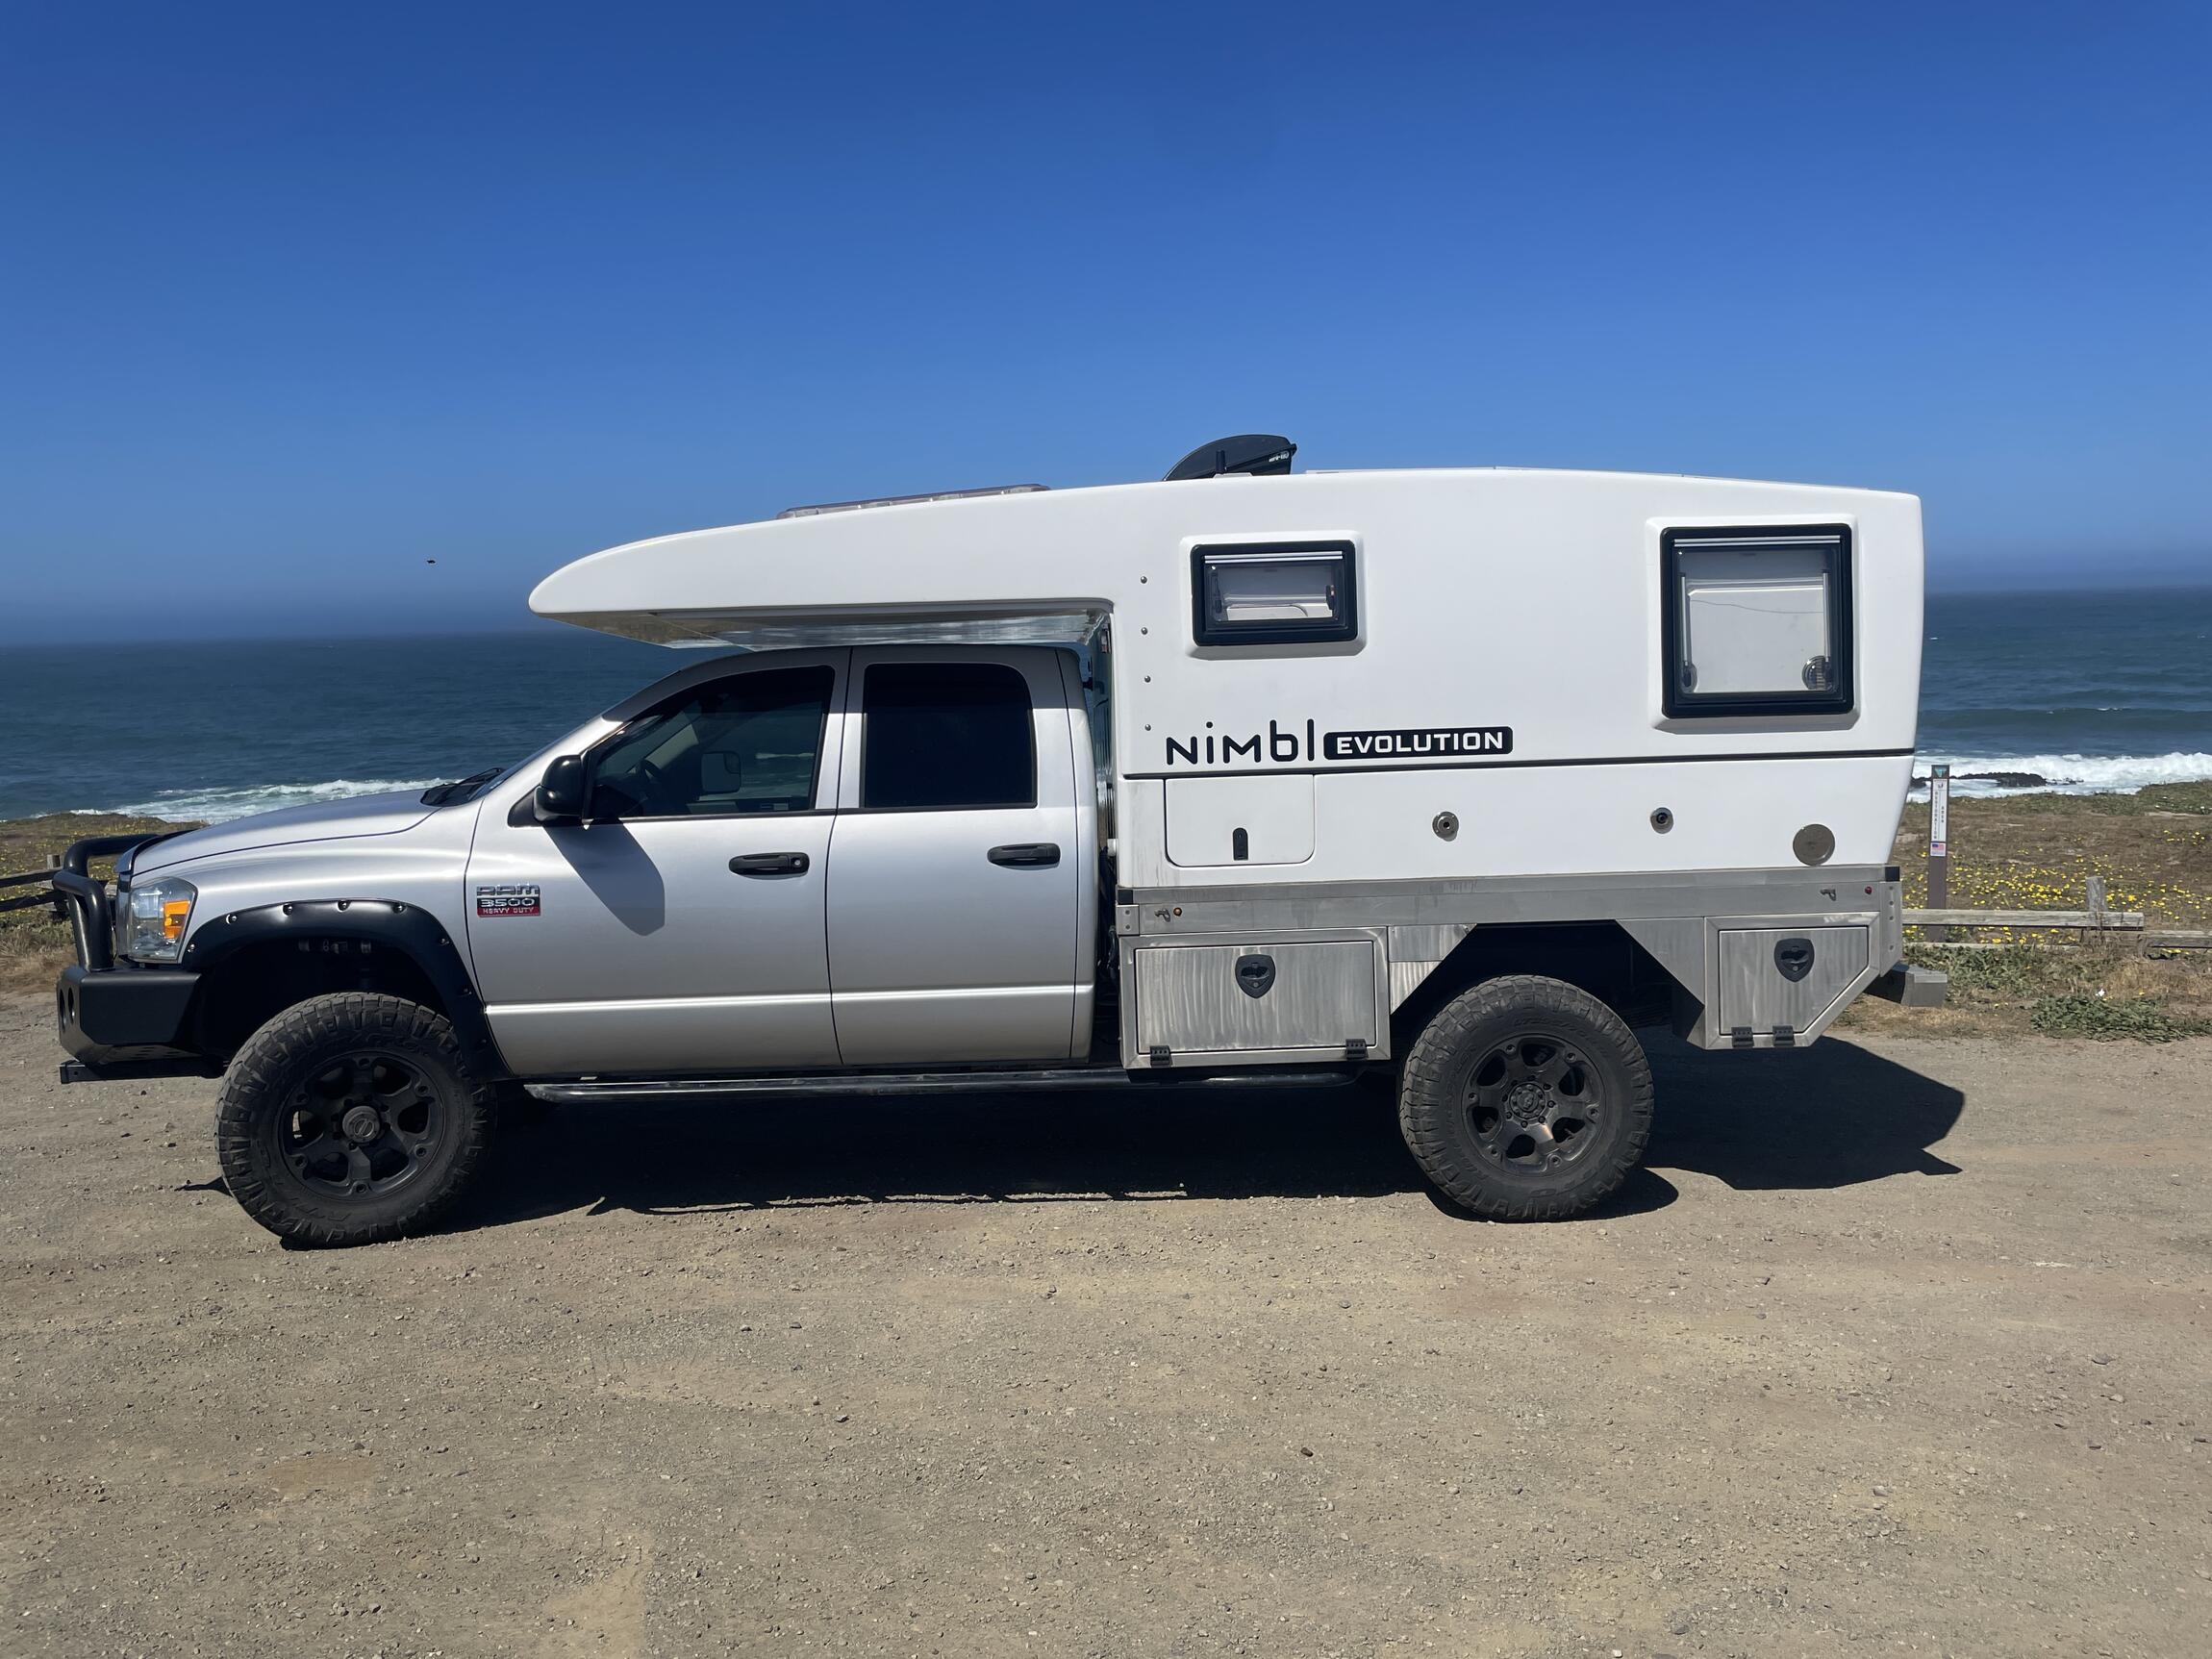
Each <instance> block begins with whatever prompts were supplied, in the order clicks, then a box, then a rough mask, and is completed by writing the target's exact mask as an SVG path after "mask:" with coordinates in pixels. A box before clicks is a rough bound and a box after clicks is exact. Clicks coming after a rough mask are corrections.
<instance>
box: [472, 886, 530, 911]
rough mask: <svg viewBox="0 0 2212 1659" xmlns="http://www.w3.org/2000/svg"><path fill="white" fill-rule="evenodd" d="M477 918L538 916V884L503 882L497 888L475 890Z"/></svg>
mask: <svg viewBox="0 0 2212 1659" xmlns="http://www.w3.org/2000/svg"><path fill="white" fill-rule="evenodd" d="M476 914H477V915H478V916H491V917H496V916H536V915H537V914H538V884H537V883H536V882H534V881H519V882H505V883H502V884H501V885H499V886H497V887H480V888H478V889H477V890H476Z"/></svg>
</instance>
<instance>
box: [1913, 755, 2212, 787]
mask: <svg viewBox="0 0 2212 1659" xmlns="http://www.w3.org/2000/svg"><path fill="white" fill-rule="evenodd" d="M1937 761H1946V762H1948V763H1949V765H1950V769H1951V779H1952V782H1951V792H1952V793H1954V794H2034V793H2050V794H2069V795H2087V794H2104V793H2130V792H2134V791H2136V790H2140V789H2143V788H2146V787H2147V786H2149V785H2150V784H2193V783H2201V782H2203V781H2205V780H2206V779H2212V755H2208V754H2201V753H2195V754H2180V753H2175V754H2168V755H1943V754H1923V755H1920V756H1918V757H1916V758H1915V759H1914V761H1913V772H1914V775H1915V778H1916V780H1918V779H1920V778H1923V777H1924V776H1925V774H1926V771H1927V768H1928V766H1929V765H1930V764H1931V763H1933V762H1937ZM1972 772H2032V773H2034V774H2035V775H2036V776H2037V777H2039V778H2042V779H2043V780H2044V782H2043V783H2041V784H2036V785H2031V786H2029V787H2028V788H2025V789H2019V788H2011V789H2008V788H2006V787H2004V786H2002V785H1999V784H1993V783H1989V782H1986V781H1983V780H1979V779H1975V778H1972V777H1968V776H1965V775H1964V774H1967V773H1972ZM1913 787H1914V791H1915V792H1916V793H1922V794H1924V793H1926V792H1927V785H1926V784H1925V783H1924V782H1919V781H1916V782H1915V784H1914V786H1913Z"/></svg>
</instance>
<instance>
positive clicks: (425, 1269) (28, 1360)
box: [0, 1000, 2212, 1659]
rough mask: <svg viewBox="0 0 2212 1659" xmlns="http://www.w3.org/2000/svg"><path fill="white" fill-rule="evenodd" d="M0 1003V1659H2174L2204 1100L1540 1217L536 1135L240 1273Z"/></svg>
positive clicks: (1106, 1139) (961, 1118) (1713, 1120)
mask: <svg viewBox="0 0 2212 1659" xmlns="http://www.w3.org/2000/svg"><path fill="white" fill-rule="evenodd" d="M56 1057H57V1056H56V1052H55V1050H54V1049H53V1046H52V1043H51V1039H50V1038H49V1036H48V1034H47V1031H46V1014H45V1010H44V1008H43V1007H42V1006H41V1005H40V1004H38V1003H37V1002H31V1001H20V1000H16V1001H5V1002H0V1145H4V1147H5V1163H4V1165H0V1238H4V1240H5V1243H4V1244H0V1271H4V1272H5V1275H6V1277H5V1283H6V1287H7V1290H6V1296H5V1301H4V1304H0V1326H4V1331H5V1341H4V1344H0V1346H4V1355H0V1408H4V1411H5V1428H6V1433H5V1435H4V1436H0V1651H5V1652H7V1653H10V1654H13V1655H23V1656H29V1655H38V1654H72V1655H75V1654H86V1655H90V1654H103V1655H105V1654H159V1655H163V1656H167V1655H177V1654H190V1653H223V1654H252V1655H293V1654H306V1653H315V1654H327V1655H334V1656H335V1655H369V1654H383V1655H388V1656H391V1659H401V1656H426V1655H432V1654H443V1655H454V1656H460V1655H470V1656H473V1655H478V1654H531V1655H537V1654H547V1655H568V1654H597V1655H623V1654H647V1653H649V1654H654V1655H688V1654H719V1653H763V1654H771V1653H772V1654H776V1655H779V1656H783V1655H793V1654H801V1655H803V1654H817V1653H833V1652H834V1653H848V1654H869V1655H873V1654H885V1655H896V1654H908V1653H914V1654H945V1655H961V1656H963V1659H966V1656H975V1655H986V1656H990V1655H1001V1654H1007V1655H1098V1656H1102V1659H1103V1656H1112V1659H1124V1656H1138V1655H1151V1654H1162V1655H1183V1654H1188V1655H1215V1654H1223V1653H1249V1654H1261V1655H1305V1654H1332V1653H1342V1654H1359V1655H1366V1654H1374V1653H1381V1652H1385V1651H1390V1650H1396V1649H1398V1648H1403V1649H1406V1650H1410V1651H1424V1652H1426V1651H1433V1652H1437V1653H1442V1654H1512V1655H1574V1656H1578V1659H1579V1656H1588V1655H1596V1656H1599V1659H1606V1656H1610V1655H1613V1654H1622V1655H1632V1656H1643V1659H1649V1656H1652V1655H1658V1654H1672V1655H1675V1656H1677V1659H1688V1656H1690V1655H1693V1654H1740V1655H1757V1656H1759V1659H1772V1656H1778V1655H1794V1654H1828V1653H1841V1652H1844V1651H1847V1650H1849V1651H1853V1652H1857V1651H1861V1650H1871V1649H1873V1648H1875V1647H1879V1648H1880V1650H1881V1651H1883V1652H1885V1653H1899V1654H1958V1655H1966V1654H1973V1655H1986V1654H2044V1653H2051V1654H2115V1655H2120V1654H2181V1653H2193V1652H2199V1651H2202V1650H2203V1647H2204V1646H2205V1640H2206V1636H2207V1632H2208V1631H2212V1445H2208V1444H2207V1439H2208V1437H2212V1323H2208V1321H2207V1318H2206V1308H2207V1305H2208V1303H2212V1215H2208V1213H2207V1209H2206V1197H2205V1194H2206V1185H2205V1176H2206V1170H2207V1151H2206V1146H2207V1141H2208V1138H2212V1042H2197V1043H2183V1044H2175V1045H2174V1046H2171V1047H2165V1048H2147V1047H2136V1046H2127V1045H2121V1044H2110V1045H2090V1044H2066V1043H2053V1042H2049V1041H2046V1040H2042V1039H2037V1040H2033V1041H2031V1042H2027V1043H1999V1042H1994V1041H1989V1040H1939V1041H1911V1040H1898V1039H1892V1038H1886V1037H1869V1036H1864V1035H1859V1036H1853V1037H1850V1038H1847V1039H1840V1040H1839V1039H1831V1040H1830V1041H1827V1042H1824V1043H1821V1044H1820V1045H1819V1046H1817V1047H1815V1048H1813V1049H1812V1050H1810V1051H1807V1052H1803V1053H1796V1054H1767V1053H1759V1054H1751V1055H1728V1056H1712V1057H1708V1056H1702V1055H1697V1054H1695V1053H1692V1052H1690V1051H1689V1050H1686V1049H1683V1048H1680V1047H1678V1046H1673V1045H1667V1046H1664V1047H1662V1048H1660V1049H1659V1050H1658V1051H1657V1053H1656V1054H1655V1062H1656V1068H1657V1071H1658V1074H1659V1085H1660V1091H1661V1093H1660V1112H1661V1118H1660V1125H1661V1126H1660V1130H1659V1134H1658V1137H1657V1140H1656V1141H1655V1143H1654V1146H1653V1154H1652V1159H1651V1164H1652V1168H1651V1169H1650V1170H1649V1171H1647V1172H1646V1173H1645V1174H1643V1175H1641V1176H1640V1177H1638V1178H1637V1179H1636V1180H1635V1181H1633V1182H1632V1183H1631V1185H1630V1186H1629V1188H1628V1189H1627V1190H1626V1191H1625V1193H1624V1194H1623V1195H1622V1196H1621V1199H1620V1200H1619V1201H1617V1202H1616V1203H1614V1204H1613V1205H1612V1206H1610V1207H1609V1208H1608V1210H1607V1211H1606V1212H1605V1213H1604V1214H1602V1215H1600V1216H1598V1217H1596V1218H1594V1219H1588V1220H1584V1221H1579V1222H1574V1223H1570V1224H1557V1225H1550V1226H1541V1227H1504V1226H1492V1225H1486V1224H1482V1223H1478V1222H1473V1221H1470V1220H1466V1219H1460V1218H1458V1217H1456V1216H1454V1215H1451V1214H1449V1213H1447V1212H1446V1211H1445V1210H1443V1209H1441V1208H1440V1207H1439V1206H1438V1205H1437V1204H1436V1203H1434V1202H1432V1201H1431V1200H1430V1199H1429V1198H1428V1197H1427V1196H1426V1195H1425V1194H1424V1193H1423V1191H1422V1189H1421V1187H1420V1182H1419V1180H1418V1178H1417V1176H1416V1174H1415V1171H1414V1169H1413V1167H1412V1165H1411V1164H1410V1163H1409V1161H1408V1160H1407V1158H1406V1157H1405V1155H1404V1153H1403V1152H1402V1150H1401V1149H1400V1148H1399V1146H1398V1144H1397V1143H1396V1138H1395V1125H1394V1124H1393V1122H1392V1121H1391V1119H1390V1116H1389V1114H1388V1112H1387V1110H1385V1109H1378V1106H1377V1103H1376V1102H1375V1101H1374V1100H1373V1099H1371V1098H1370V1096H1368V1095H1367V1094H1366V1093H1364V1092H1362V1091H1356V1090H1333V1091H1321V1092H1315V1093H1279V1092H1272V1091H1258V1090H1249V1091H1225V1092H1221V1093H1217V1094H1214V1095H1210V1096H1202V1097H1201V1096H1163V1097H1142V1098H1139V1099H1137V1100H1134V1101H1130V1100H1119V1099H1115V1098H1112V1097H1095V1096H1093V1097H1077V1098H1068V1099H1061V1098H1051V1099H1044V1098H1039V1097H1036V1096H1021V1097H1014V1098H1001V1099H983V1098H963V1099H960V1100H957V1101H949V1102H913V1101H905V1102H898V1101H893V1102H882V1103H865V1104H852V1105H844V1104H825V1103H818V1102H817V1103H806V1104H791V1105H751V1106H745V1107H740V1108H713V1107H697V1106H691V1107H673V1106H668V1107H658V1106H654V1107H629V1108H621V1109H615V1108H608V1109H586V1108H566V1109H564V1110H563V1111H562V1112H560V1113H559V1114H557V1115H556V1116H555V1117H554V1119H552V1120H551V1121H550V1122H548V1123H545V1124H543V1125H540V1126H537V1127H532V1128H518V1129H516V1130H515V1131H514V1132H513V1133H512V1134H510V1135H509V1136H508V1137H507V1138H506V1140H505V1141H504V1142H503V1144H502V1145H501V1147H500V1148H499V1149H498V1151H497V1152H496V1154H495V1160H494V1169H493V1172H492V1175H491V1178H490V1181H489V1182H488V1184H487V1187H486V1189H485V1190H484V1191H482V1192H481V1193H480V1194H479V1195H478V1196H477V1197H476V1198H475V1199H474V1201H472V1203H471V1204H470V1205H469V1207H468V1208H467V1210H466V1211H465V1213H464V1214H463V1215H461V1216H460V1217H458V1218H457V1219H456V1220H455V1222H454V1224H453V1225H452V1227H451V1228H450V1229H449V1230H448V1231H446V1232H444V1233H443V1234H441V1235H440V1236H438V1237H435V1238H429V1239H421V1240H415V1241H410V1242H406V1243H402V1244H390V1245H383V1246H379V1247H376V1248H371V1249H364V1250H355V1251H348V1252H339V1253H315V1252H302V1251H293V1250H288V1249H285V1248H283V1247H281V1246H280V1245H279V1244H278V1243H277V1241H276V1240H275V1239H273V1238H271V1237H270V1236H269V1235H267V1234H264V1233H263V1232H262V1231H260V1230H259V1229H258V1228H256V1227H255V1226H253V1225H252V1224H251V1223H250V1222H248V1221H247V1220H246V1219H245V1218H244V1217H243V1216H242V1215H240V1214H239V1211H238V1209H237V1208H236V1207H235V1206H234V1205H233V1204H232V1203H231V1202H230V1200H229V1199H228V1197H227V1196H226V1195H225V1194H223V1193H222V1192H221V1191H220V1189H219V1188H218V1187H217V1186H216V1185H215V1169H214V1154H213V1148H212V1144H211V1122H210V1118H211V1112H210V1105H211V1102H212V1099H213V1096H214V1086H213V1085H212V1084H208V1083H202V1082H192V1081H174V1082H160V1083H151V1084H146V1085H142V1086H140V1085H106V1086H97V1087H74V1088H69V1089H63V1088H61V1087H59V1086H58V1085H56V1084H55V1083H54V1081H53V1075H54V1073H53V1067H54V1062H55V1060H56Z"/></svg>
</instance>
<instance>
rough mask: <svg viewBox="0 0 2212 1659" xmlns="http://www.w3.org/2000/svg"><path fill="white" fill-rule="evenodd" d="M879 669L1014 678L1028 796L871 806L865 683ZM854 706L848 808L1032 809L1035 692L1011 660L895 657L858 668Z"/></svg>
mask: <svg viewBox="0 0 2212 1659" xmlns="http://www.w3.org/2000/svg"><path fill="white" fill-rule="evenodd" d="M880 668H891V669H897V670H914V669H945V668H965V669H968V670H969V671H971V672H972V671H975V670H977V669H982V670H987V671H989V672H990V673H993V674H1006V675H1011V676H1012V677H1013V680H1014V683H1015V685H1016V686H1017V687H1018V688H1019V690H1020V692H1021V706H1022V709H1023V716H1022V728H1021V729H1022V733H1023V736H1024V739H1025V741H1026V742H1027V744H1028V753H1029V798H1028V799H1027V800H1025V801H959V802H950V803H946V804H943V805H939V806H870V805H869V804H868V798H867V777H868V773H867V756H868V748H869V745H870V744H872V743H873V742H875V720H874V718H873V715H872V711H870V710H869V708H868V704H867V691H868V683H869V681H870V680H871V679H872V678H873V676H874V675H875V673H876V671H877V670H878V669H880ZM853 706H854V707H855V708H857V709H858V710H859V711H860V770H859V775H858V778H857V780H856V794H857V802H856V804H855V805H854V807H853V808H852V809H851V810H853V811H854V812H863V813H990V812H1034V811H1035V810H1036V809H1037V802H1038V753H1037V694H1036V693H1035V692H1034V691H1032V690H1031V689H1030V685H1029V676H1028V675H1027V674H1026V673H1024V672H1022V670H1021V669H1020V668H1018V667H1017V666H1015V665H1014V664H1012V663H1002V662H993V661H992V660H991V659H989V658H985V657H948V658H943V659H924V660H922V661H919V662H915V661H901V660H899V659H896V658H892V659H889V660H886V661H878V662H873V663H868V664H867V665H865V666H863V667H862V668H861V670H860V686H859V688H858V691H857V694H856V696H855V699H854V704H853Z"/></svg>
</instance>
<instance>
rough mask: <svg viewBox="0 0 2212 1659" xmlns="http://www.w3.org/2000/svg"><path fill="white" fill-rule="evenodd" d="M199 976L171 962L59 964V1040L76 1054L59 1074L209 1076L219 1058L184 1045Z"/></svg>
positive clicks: (77, 1077) (68, 1079)
mask: <svg viewBox="0 0 2212 1659" xmlns="http://www.w3.org/2000/svg"><path fill="white" fill-rule="evenodd" d="M199 983H200V976H199V975H198V974H196V973H190V972H187V971H185V970H184V969H181V968H87V967H85V966H84V965H83V964H82V963H79V964H75V965H73V966H71V967H68V968H63V969H62V978H61V982H60V983H59V984H57V985H56V986H55V987H54V1013H55V1018H56V1023H57V1025H58V1027H59V1030H60V1034H61V1038H62V1046H63V1048H65V1049H67V1050H68V1051H69V1052H70V1053H71V1054H73V1055H75V1056H76V1061H75V1063H74V1064H72V1065H67V1066H64V1067H63V1068H62V1081H63V1082H64V1083H81V1082H86V1081H88V1080H90V1079H93V1078H121V1077H214V1076H216V1075H218V1074H220V1072H221V1071H222V1068H221V1067H220V1066H217V1065H215V1064H214V1063H213V1062H212V1061H210V1060H208V1059H207V1058H206V1057H205V1056H204V1055H200V1054H196V1053H194V1052H193V1051H192V1049H191V1048H190V1047H189V1028H188V1021H189V1018H190V1017H191V1005H192V993H193V992H194V991H196V990H197V989H198V988H199Z"/></svg>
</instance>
